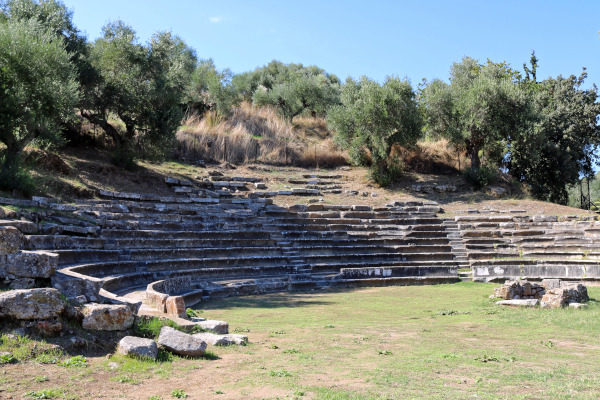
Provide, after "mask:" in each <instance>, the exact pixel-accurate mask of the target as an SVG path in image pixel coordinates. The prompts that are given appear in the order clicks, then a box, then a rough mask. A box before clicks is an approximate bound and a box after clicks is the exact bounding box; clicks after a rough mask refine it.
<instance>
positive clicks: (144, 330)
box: [134, 317, 178, 339]
mask: <svg viewBox="0 0 600 400" xmlns="http://www.w3.org/2000/svg"><path fill="white" fill-rule="evenodd" d="M163 326H170V327H171V328H175V329H177V328H178V326H177V324H176V323H175V322H173V321H171V320H170V319H162V318H156V317H152V318H140V319H139V320H138V321H137V322H136V324H135V325H134V329H135V333H136V334H137V335H139V336H141V337H144V338H148V339H156V338H157V337H158V335H160V330H161V329H162V327H163Z"/></svg>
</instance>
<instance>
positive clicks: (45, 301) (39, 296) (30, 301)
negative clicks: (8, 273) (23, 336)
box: [0, 288, 65, 320]
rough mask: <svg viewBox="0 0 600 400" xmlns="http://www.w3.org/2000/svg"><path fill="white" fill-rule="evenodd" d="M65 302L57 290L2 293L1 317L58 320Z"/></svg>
mask: <svg viewBox="0 0 600 400" xmlns="http://www.w3.org/2000/svg"><path fill="white" fill-rule="evenodd" d="M64 309H65V302H64V301H63V300H62V299H61V296H60V292H59V291H58V290H56V289H50V288H41V289H23V290H11V291H8V292H4V293H0V317H11V318H15V319H22V320H32V319H36V320H43V319H52V318H57V317H58V316H59V315H60V314H62V312H63V311H64Z"/></svg>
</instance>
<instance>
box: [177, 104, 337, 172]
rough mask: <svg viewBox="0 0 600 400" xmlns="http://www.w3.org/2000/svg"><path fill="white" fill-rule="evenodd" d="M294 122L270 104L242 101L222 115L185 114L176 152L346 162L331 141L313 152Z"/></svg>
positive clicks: (235, 159) (237, 159)
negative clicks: (256, 104) (257, 105)
mask: <svg viewBox="0 0 600 400" xmlns="http://www.w3.org/2000/svg"><path fill="white" fill-rule="evenodd" d="M303 139H305V137H304V135H302V134H301V133H300V132H299V131H298V130H297V129H294V126H293V125H292V124H291V123H289V122H286V121H283V120H282V119H281V118H280V117H279V116H278V115H277V113H276V111H275V110H273V109H272V108H267V107H261V108H258V107H254V106H252V105H250V104H247V103H245V104H242V105H241V106H240V107H237V108H234V109H233V112H232V115H231V116H229V117H228V118H223V117H222V116H220V115H219V114H218V113H216V112H213V111H210V112H208V113H206V114H205V115H204V117H203V118H201V117H199V116H197V115H193V116H190V117H188V118H187V120H186V121H185V123H184V126H183V127H182V128H181V129H180V130H179V131H178V132H177V140H178V153H179V155H180V157H184V158H186V159H202V160H207V161H227V162H231V163H234V164H243V163H248V162H256V161H258V162H265V163H270V164H279V165H294V166H303V167H310V166H316V165H318V166H319V167H324V168H328V167H336V166H339V165H345V164H347V157H346V156H345V154H344V153H343V152H341V151H339V150H337V149H335V146H334V144H333V141H331V140H326V141H325V142H321V143H319V144H318V146H317V147H318V149H317V150H318V151H317V152H316V158H315V151H314V149H313V148H312V147H313V146H310V145H308V144H307V143H306V141H305V140H303Z"/></svg>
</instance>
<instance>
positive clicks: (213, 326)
mask: <svg viewBox="0 0 600 400" xmlns="http://www.w3.org/2000/svg"><path fill="white" fill-rule="evenodd" d="M197 325H198V326H199V327H200V328H202V329H205V330H207V331H211V332H213V333H219V334H221V335H226V334H228V333H229V324H228V323H227V322H225V321H214V320H207V321H201V322H198V324H197Z"/></svg>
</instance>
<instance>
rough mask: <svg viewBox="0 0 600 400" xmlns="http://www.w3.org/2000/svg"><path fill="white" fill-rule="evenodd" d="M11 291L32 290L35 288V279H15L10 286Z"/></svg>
mask: <svg viewBox="0 0 600 400" xmlns="http://www.w3.org/2000/svg"><path fill="white" fill-rule="evenodd" d="M8 287H9V288H10V289H13V290H16V289H32V288H34V287H35V279H32V278H18V279H14V280H12V281H11V282H10V284H9V285H8Z"/></svg>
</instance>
